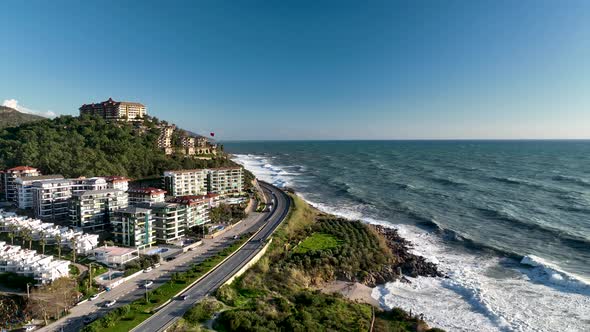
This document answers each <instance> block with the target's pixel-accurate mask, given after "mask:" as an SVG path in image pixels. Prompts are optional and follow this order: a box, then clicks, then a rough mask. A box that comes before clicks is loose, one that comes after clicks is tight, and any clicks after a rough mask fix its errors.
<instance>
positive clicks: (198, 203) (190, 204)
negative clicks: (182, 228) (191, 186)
mask: <svg viewBox="0 0 590 332" xmlns="http://www.w3.org/2000/svg"><path fill="white" fill-rule="evenodd" d="M212 199H213V198H212V197H209V196H207V195H201V196H180V197H174V198H172V199H170V200H169V201H168V202H170V203H176V204H180V205H184V206H185V207H186V227H187V228H191V227H194V226H200V225H204V224H206V223H209V222H210V221H211V219H210V218H209V207H210V206H211V201H212Z"/></svg>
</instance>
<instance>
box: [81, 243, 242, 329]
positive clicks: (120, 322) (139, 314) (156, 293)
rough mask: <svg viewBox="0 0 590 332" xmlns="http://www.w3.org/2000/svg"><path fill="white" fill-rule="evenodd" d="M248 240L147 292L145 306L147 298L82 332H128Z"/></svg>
mask: <svg viewBox="0 0 590 332" xmlns="http://www.w3.org/2000/svg"><path fill="white" fill-rule="evenodd" d="M248 238H249V235H248V236H242V237H241V238H240V239H239V240H238V241H236V242H234V243H233V244H232V245H231V246H229V247H227V248H225V249H223V250H222V251H221V252H219V253H218V254H217V255H215V256H213V257H210V258H207V259H206V260H205V261H203V262H201V263H198V264H194V265H193V266H192V267H191V268H190V269H189V270H188V271H186V272H181V273H177V274H174V275H173V276H172V279H171V280H169V281H168V282H166V283H165V284H163V285H162V286H160V287H158V288H156V289H155V290H153V291H150V292H148V298H149V302H148V303H146V301H145V297H144V298H141V299H138V300H135V301H133V302H131V304H130V305H129V310H128V311H127V312H125V311H123V310H118V309H115V310H113V311H111V312H109V313H108V314H107V315H106V316H105V317H102V318H100V319H98V320H96V321H95V322H93V323H91V324H89V325H87V326H86V327H85V328H84V329H83V330H82V331H93V332H99V331H109V332H127V331H130V330H131V329H133V328H134V327H136V326H137V325H139V324H141V322H143V321H144V320H146V319H148V318H149V317H150V316H151V315H152V312H153V310H154V309H155V308H157V307H159V306H161V305H162V304H164V302H166V301H167V300H169V299H171V298H172V297H173V296H174V295H176V294H177V293H178V292H180V291H181V290H183V289H184V288H186V287H187V286H188V285H189V284H190V283H192V282H194V281H195V280H197V279H198V278H200V277H201V276H203V275H204V274H205V273H207V272H209V271H210V270H212V269H213V268H214V267H215V266H217V264H219V263H220V262H221V261H222V260H223V259H225V258H226V257H227V256H229V255H230V254H231V253H233V252H234V251H236V250H237V249H238V248H239V247H240V246H241V245H242V244H243V243H244V242H245V241H246V240H247V239H248Z"/></svg>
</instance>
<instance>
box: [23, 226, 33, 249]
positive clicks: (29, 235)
mask: <svg viewBox="0 0 590 332" xmlns="http://www.w3.org/2000/svg"><path fill="white" fill-rule="evenodd" d="M25 241H29V250H31V246H32V244H33V234H32V233H31V230H30V229H27V230H25V231H24V232H23V245H24V244H25Z"/></svg>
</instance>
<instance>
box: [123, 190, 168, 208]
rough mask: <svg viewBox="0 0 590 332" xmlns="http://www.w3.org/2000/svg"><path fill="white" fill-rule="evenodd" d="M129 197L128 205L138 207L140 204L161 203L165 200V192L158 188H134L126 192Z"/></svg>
mask: <svg viewBox="0 0 590 332" xmlns="http://www.w3.org/2000/svg"><path fill="white" fill-rule="evenodd" d="M127 194H128V195H129V205H138V204H142V203H147V204H153V203H162V202H164V200H165V195H166V190H162V189H158V188H152V187H149V188H136V189H129V190H128V191H127Z"/></svg>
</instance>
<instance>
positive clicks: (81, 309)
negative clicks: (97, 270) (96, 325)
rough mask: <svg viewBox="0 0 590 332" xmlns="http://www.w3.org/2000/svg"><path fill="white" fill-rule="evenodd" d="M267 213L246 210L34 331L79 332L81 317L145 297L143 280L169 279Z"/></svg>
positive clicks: (260, 222)
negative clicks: (213, 234) (224, 227)
mask: <svg viewBox="0 0 590 332" xmlns="http://www.w3.org/2000/svg"><path fill="white" fill-rule="evenodd" d="M254 209H255V207H254ZM270 214H271V212H265V213H258V212H250V213H249V214H248V217H247V218H246V219H245V220H243V221H242V222H241V223H240V224H239V225H237V226H236V227H234V228H232V229H230V230H228V231H227V232H226V233H224V234H223V235H221V236H220V237H218V238H215V239H204V240H203V245H201V246H199V247H196V248H195V249H194V250H193V251H188V252H186V253H183V254H181V255H179V256H178V257H177V258H176V259H174V260H172V261H170V262H163V263H162V265H161V266H160V267H159V268H156V269H153V270H152V271H150V272H148V273H142V274H140V275H139V276H137V277H135V278H133V279H131V280H129V281H127V282H124V283H123V284H121V285H119V286H117V287H115V288H113V289H112V290H111V291H109V292H105V293H103V294H101V295H100V297H99V298H98V299H96V300H94V301H88V302H85V303H83V304H80V305H77V306H75V307H73V308H72V309H71V310H70V314H69V315H67V316H66V317H64V318H62V319H60V320H58V321H56V322H54V323H52V324H50V325H48V326H46V327H43V328H41V329H40V330H38V331H41V332H50V331H64V332H74V331H80V329H81V328H82V327H83V326H84V318H85V317H87V316H89V315H95V316H96V317H101V316H104V315H105V314H106V313H107V312H109V311H111V310H113V309H115V308H117V307H120V306H122V305H125V304H129V303H131V302H133V301H135V300H136V299H139V298H142V297H143V296H145V289H144V288H143V287H141V285H143V284H144V283H145V282H146V281H147V280H150V281H153V282H154V284H153V285H152V286H151V287H150V289H155V288H156V287H159V286H160V285H162V284H164V283H165V282H166V281H168V280H169V279H170V276H171V275H172V273H174V272H182V271H186V270H187V269H189V268H190V267H191V266H192V265H193V264H196V263H200V262H202V261H204V260H205V259H206V258H208V257H211V256H214V255H216V254H217V253H219V252H220V251H222V250H223V249H224V248H226V247H228V246H230V245H231V244H232V243H233V242H234V241H236V240H234V239H233V237H234V236H235V235H237V236H240V235H241V234H244V233H248V232H255V231H256V230H258V229H260V228H261V227H262V226H263V225H264V224H265V223H266V222H267V219H268V216H269V215H270ZM110 300H117V303H116V304H115V305H114V306H112V307H110V308H104V307H103V304H104V303H105V302H106V301H110Z"/></svg>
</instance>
